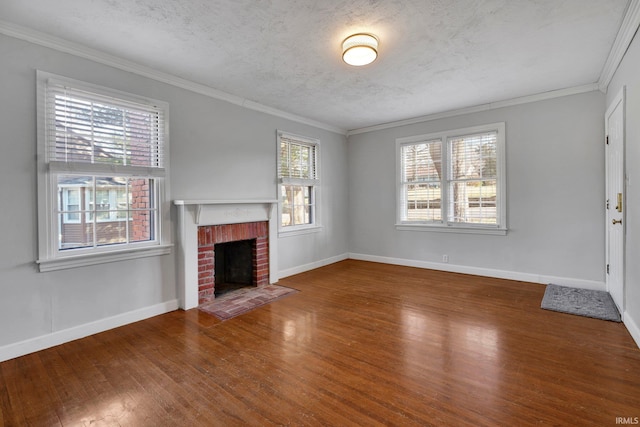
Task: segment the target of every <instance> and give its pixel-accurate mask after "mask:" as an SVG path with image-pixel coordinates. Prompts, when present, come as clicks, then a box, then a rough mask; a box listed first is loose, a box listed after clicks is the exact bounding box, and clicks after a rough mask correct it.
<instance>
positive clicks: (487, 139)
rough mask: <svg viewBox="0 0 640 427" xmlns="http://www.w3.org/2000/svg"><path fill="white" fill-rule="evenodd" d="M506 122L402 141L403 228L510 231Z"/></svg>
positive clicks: (400, 213)
mask: <svg viewBox="0 0 640 427" xmlns="http://www.w3.org/2000/svg"><path fill="white" fill-rule="evenodd" d="M504 135H505V125H504V123H496V124H491V125H485V126H477V127H473V128H467V129H458V130H453V131H447V132H439V133H434V134H429V135H420V136H415V137H408V138H400V139H398V140H396V144H397V157H398V228H399V229H432V230H433V229H435V230H438V231H444V230H446V231H460V232H494V233H495V234H505V232H506V218H505V217H506V214H505V213H506V200H505V178H504V139H505V138H504Z"/></svg>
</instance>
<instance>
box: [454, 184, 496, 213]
mask: <svg viewBox="0 0 640 427" xmlns="http://www.w3.org/2000/svg"><path fill="white" fill-rule="evenodd" d="M450 191H451V194H452V195H453V198H452V200H451V202H452V203H451V204H452V211H451V213H450V216H449V221H450V222H459V223H471V224H497V210H496V181H495V180H487V181H467V182H453V183H451V185H450Z"/></svg>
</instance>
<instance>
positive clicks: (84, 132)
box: [45, 79, 165, 176]
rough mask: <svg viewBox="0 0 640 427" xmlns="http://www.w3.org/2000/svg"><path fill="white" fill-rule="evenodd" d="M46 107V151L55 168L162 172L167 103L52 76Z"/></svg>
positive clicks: (149, 173)
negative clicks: (138, 99)
mask: <svg viewBox="0 0 640 427" xmlns="http://www.w3.org/2000/svg"><path fill="white" fill-rule="evenodd" d="M45 108H46V110H47V114H46V120H47V122H46V124H45V126H46V129H47V153H46V154H47V159H48V162H49V163H50V165H51V166H50V167H51V168H52V169H53V170H66V171H69V170H76V171H77V170H83V171H88V170H101V169H102V170H106V168H105V167H107V168H108V170H111V171H114V170H118V171H122V170H126V171H129V173H132V174H135V173H136V172H137V173H140V174H144V175H154V176H158V175H161V174H163V172H164V155H165V153H164V140H163V138H164V126H165V123H164V120H165V117H164V111H163V109H161V108H158V107H156V106H154V105H147V104H142V103H135V102H130V101H127V100H122V99H118V98H114V97H110V96H105V95H101V94H98V93H92V92H89V91H86V90H82V89H76V88H72V87H69V86H68V85H66V84H64V83H62V82H57V81H56V80H54V79H50V80H49V81H48V82H47V95H46V106H45ZM88 165H94V166H88ZM101 165H102V166H104V167H100V166H101Z"/></svg>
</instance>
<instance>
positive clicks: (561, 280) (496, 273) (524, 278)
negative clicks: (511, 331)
mask: <svg viewBox="0 0 640 427" xmlns="http://www.w3.org/2000/svg"><path fill="white" fill-rule="evenodd" d="M349 258H351V259H357V260H361V261H372V262H381V263H384V264H394V265H403V266H406V267H418V268H427V269H430V270H439V271H449V272H452V273H464V274H473V275H476V276H486V277H495V278H498V279H509V280H519V281H521V282H532V283H543V284H549V283H553V284H555V285H560V286H569V287H572V288H583V289H592V290H596V291H604V290H605V289H606V285H605V283H604V282H598V281H595V280H584V279H574V278H571V277H556V276H545V275H541V274H531V273H521V272H517V271H508V270H497V269H492V268H482V267H469V266H466V265H455V264H445V263H439V262H428V261H417V260H411V259H404V258H390V257H383V256H377V255H366V254H355V253H350V254H349Z"/></svg>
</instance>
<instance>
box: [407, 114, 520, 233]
mask: <svg viewBox="0 0 640 427" xmlns="http://www.w3.org/2000/svg"><path fill="white" fill-rule="evenodd" d="M505 128H506V126H505V122H497V123H491V124H486V125H479V126H472V127H467V128H461V129H452V130H446V131H441V132H434V133H429V134H423V135H414V136H409V137H402V138H397V139H396V224H395V227H396V230H399V231H435V232H453V233H466V234H492V235H506V234H507V231H508V228H507V198H506V194H507V193H506V187H507V182H506V153H505V146H506V135H505ZM493 131H495V132H497V140H496V145H497V152H496V169H497V171H496V181H497V184H496V186H497V188H496V195H497V196H498V198H497V206H496V207H497V210H496V216H497V218H496V220H497V223H498V224H497V225H488V224H477V225H476V224H468V223H464V224H459V223H455V222H449V221H448V220H447V218H448V209H449V207H448V187H449V183H450V181H451V179H450V176H449V174H450V168H449V158H450V153H449V140H450V139H452V138H456V137H461V136H467V135H473V134H479V133H485V132H493ZM433 140H440V142H441V144H442V146H441V150H442V153H443V154H442V156H443V159H442V171H443V172H444V174H443V175H444V176H443V177H441V178H440V186H441V189H442V198H441V199H442V201H441V209H442V211H441V218H442V219H441V220H440V221H433V222H430V221H407V220H402V214H403V207H402V200H403V199H402V191H403V189H402V172H403V171H402V155H401V148H402V146H404V145H410V144H418V143H421V142H428V141H433Z"/></svg>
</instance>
